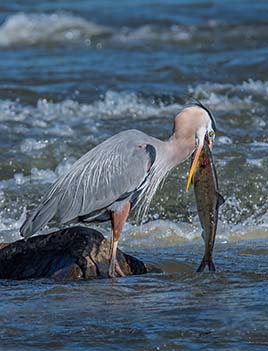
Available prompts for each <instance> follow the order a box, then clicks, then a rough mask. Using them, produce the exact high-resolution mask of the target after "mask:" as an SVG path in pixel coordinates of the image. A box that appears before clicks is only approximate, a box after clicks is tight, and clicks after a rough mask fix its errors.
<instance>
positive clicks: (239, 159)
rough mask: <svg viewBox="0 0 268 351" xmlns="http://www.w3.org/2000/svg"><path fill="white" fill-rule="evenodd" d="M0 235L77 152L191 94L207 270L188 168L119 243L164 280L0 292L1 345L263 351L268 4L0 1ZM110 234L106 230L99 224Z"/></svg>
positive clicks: (147, 125)
mask: <svg viewBox="0 0 268 351" xmlns="http://www.w3.org/2000/svg"><path fill="white" fill-rule="evenodd" d="M0 52H1V54H0V67H1V74H0V122H1V123H0V240H1V241H2V242H8V241H14V240H17V239H18V238H19V233H18V229H19V227H20V225H21V224H22V222H23V219H24V218H25V212H26V209H30V208H32V207H34V206H35V205H36V204H37V203H38V201H40V198H41V196H42V194H43V193H44V191H45V190H46V189H47V187H48V185H49V184H51V183H52V182H53V181H55V179H56V178H57V176H59V175H61V174H63V173H64V172H65V171H66V170H67V169H68V168H69V167H70V166H71V165H72V164H73V163H74V162H75V160H76V159H78V158H79V157H80V156H81V155H82V154H83V153H85V152H86V151H88V150H89V149H91V148H92V147H94V146H95V145H97V144H98V143H100V142H101V141H103V140H105V139H106V138H107V137H109V136H111V135H113V134H115V133H117V132H119V131H121V130H124V129H128V128H138V129H140V130H143V131H145V132H147V133H148V134H150V135H154V136H156V137H158V138H161V139H165V138H167V137H168V136H169V135H170V133H171V130H172V121H173V118H174V116H175V115H176V114H177V113H178V112H179V111H180V109H181V108H182V106H183V104H185V103H187V102H188V101H189V96H194V97H196V98H198V99H200V100H201V101H202V102H203V103H204V104H206V105H207V106H208V107H209V108H210V109H211V110H212V111H213V113H214V115H215V118H216V121H217V127H218V132H217V136H216V142H215V146H214V150H213V153H214V160H215V164H216V167H217V171H218V175H219V185H220V190H221V193H222V194H223V195H224V197H225V199H226V202H225V205H224V206H222V207H221V211H220V223H219V230H218V233H217V241H216V248H215V263H216V267H217V268H218V271H219V272H217V273H216V274H212V275H209V274H202V275H197V274H195V273H192V272H194V270H195V269H196V267H197V266H198V264H199V263H200V259H201V257H202V253H203V243H202V241H201V240H200V226H199V222H198V217H197V215H196V207H195V201H194V197H193V193H192V191H190V192H189V193H187V194H186V193H185V190H184V189H185V183H186V175H187V170H188V167H189V163H187V162H186V163H185V164H184V165H182V166H181V167H179V169H176V170H174V172H173V173H172V174H171V175H170V177H169V178H168V179H167V181H166V183H165V185H164V187H163V188H162V189H161V190H159V191H158V193H157V194H156V196H155V199H154V201H153V203H152V206H151V208H150V211H149V213H148V217H147V223H145V224H144V226H143V227H139V226H136V225H135V221H134V218H133V217H131V218H130V219H129V221H128V223H127V225H126V228H125V230H124V233H123V235H122V240H121V247H122V248H123V249H124V250H125V251H126V252H129V253H133V254H135V255H137V256H139V257H141V258H142V259H144V261H146V262H153V263H155V264H157V265H160V266H161V267H162V269H163V270H164V273H163V274H158V275H157V274H155V275H149V276H144V277H135V278H133V277H131V278H123V279H118V280H116V281H115V282H113V283H111V282H110V281H97V282H80V283H75V284H73V283H55V282H51V281H38V282H36V281H24V282H7V281H2V282H1V283H0V289H1V296H2V299H1V302H0V321H1V324H2V325H1V333H0V338H1V343H0V349H3V350H15V349H18V348H19V349H21V350H24V349H25V350H28V349H34V350H43V349H44V350H45V349H46V350H50V349H53V350H55V349H56V350H61V349H62V350H89V349H90V350H228V351H229V350H251V351H252V350H266V349H267V344H268V342H267V336H266V335H267V325H268V323H267V317H266V306H267V298H266V291H267V274H266V270H267V268H266V267H267V263H268V262H267V252H266V251H265V248H266V246H267V244H268V242H267V238H268V205H267V204H268V201H267V191H268V183H267V172H268V162H267V159H268V157H267V156H268V128H267V113H268V99H267V96H268V79H267V55H268V2H267V1H255V2H253V1H246V0H244V1H243V0H241V1H239V0H237V1H228V0H226V1H218V0H217V1H216V0H210V1H202V0H196V1H194V0H189V1H175V0H166V1H164V0H159V1H153V0H148V1H126V0H125V1H122V0H118V1H116V2H115V1H90V2H89V1H82V0H80V1H67V0H60V1H52V0H51V1H29V0H27V1H26V0H15V1H12V2H11V1H10V2H6V3H1V4H0ZM103 230H104V231H105V233H108V229H107V228H104V229H103Z"/></svg>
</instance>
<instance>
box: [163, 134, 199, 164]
mask: <svg viewBox="0 0 268 351" xmlns="http://www.w3.org/2000/svg"><path fill="white" fill-rule="evenodd" d="M167 145H168V148H169V154H170V155H171V158H172V160H173V162H174V163H175V164H176V165H178V164H180V163H182V162H183V161H185V160H186V159H187V158H188V157H190V156H191V154H192V153H193V151H194V149H195V144H194V142H193V141H192V140H189V139H188V138H186V137H184V136H180V137H178V136H177V135H176V134H175V133H174V134H173V135H172V136H171V137H170V138H169V140H168V141H167Z"/></svg>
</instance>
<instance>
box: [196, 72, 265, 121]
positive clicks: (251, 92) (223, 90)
mask: <svg viewBox="0 0 268 351" xmlns="http://www.w3.org/2000/svg"><path fill="white" fill-rule="evenodd" d="M189 92H190V93H191V94H193V95H194V96H195V97H196V98H198V99H201V101H202V102H204V103H205V104H208V105H209V106H210V107H211V108H213V110H217V111H226V110H234V109H251V110H252V109H253V108H255V107H257V106H258V102H257V101H255V97H261V98H266V97H267V93H268V81H260V80H257V81H254V80H253V79H249V80H247V81H244V82H242V83H241V84H219V83H205V84H199V85H197V86H196V87H189ZM259 123H260V125H261V126H263V124H264V123H265V121H263V120H262V119H261V118H259Z"/></svg>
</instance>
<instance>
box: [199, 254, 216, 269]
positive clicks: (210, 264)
mask: <svg viewBox="0 0 268 351" xmlns="http://www.w3.org/2000/svg"><path fill="white" fill-rule="evenodd" d="M206 266H208V270H209V271H210V272H216V268H215V265H214V262H213V261H212V258H210V259H207V258H206V257H205V256H204V257H203V259H202V261H201V263H200V265H199V267H198V268H197V270H196V272H203V271H204V269H205V268H206Z"/></svg>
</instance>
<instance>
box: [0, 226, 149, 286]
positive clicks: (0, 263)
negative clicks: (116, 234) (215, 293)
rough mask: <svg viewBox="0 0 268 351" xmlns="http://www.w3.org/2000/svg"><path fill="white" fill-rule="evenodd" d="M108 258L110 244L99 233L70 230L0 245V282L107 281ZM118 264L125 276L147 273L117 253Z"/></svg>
mask: <svg viewBox="0 0 268 351" xmlns="http://www.w3.org/2000/svg"><path fill="white" fill-rule="evenodd" d="M109 255H110V242H109V241H108V240H106V239H105V238H104V236H103V235H102V234H101V233H100V232H98V231H96V230H94V229H89V228H85V227H79V226H78V227H71V228H67V229H63V230H60V231H57V232H54V233H51V234H47V235H40V236H35V237H32V238H30V239H28V240H27V241H25V240H19V241H16V242H14V243H12V244H9V245H6V246H4V245H3V246H2V248H0V278H1V279H29V278H55V279H81V278H84V279H93V278H107V277H108V265H109ZM117 260H118V262H119V264H120V267H121V269H122V271H123V272H124V274H125V275H132V274H144V273H147V268H146V266H145V264H144V263H143V262H141V261H140V260H138V259H136V258H134V257H132V256H130V255H126V254H124V253H123V252H122V251H120V250H118V253H117Z"/></svg>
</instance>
